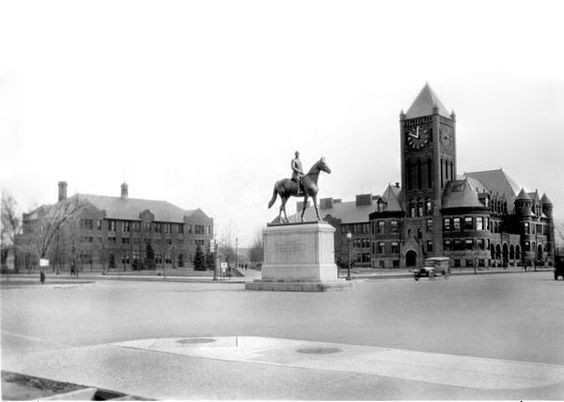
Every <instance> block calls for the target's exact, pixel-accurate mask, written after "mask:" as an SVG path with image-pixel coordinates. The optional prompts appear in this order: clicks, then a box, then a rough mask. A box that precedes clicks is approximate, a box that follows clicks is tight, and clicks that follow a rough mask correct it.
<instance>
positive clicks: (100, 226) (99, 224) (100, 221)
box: [96, 219, 102, 230]
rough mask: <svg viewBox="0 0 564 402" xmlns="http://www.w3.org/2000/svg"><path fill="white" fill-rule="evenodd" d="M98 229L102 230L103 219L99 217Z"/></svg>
mask: <svg viewBox="0 0 564 402" xmlns="http://www.w3.org/2000/svg"><path fill="white" fill-rule="evenodd" d="M96 230H102V220H101V219H98V220H97V221H96Z"/></svg>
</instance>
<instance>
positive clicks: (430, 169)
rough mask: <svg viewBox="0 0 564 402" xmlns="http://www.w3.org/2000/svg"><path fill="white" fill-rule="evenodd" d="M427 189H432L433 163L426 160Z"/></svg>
mask: <svg viewBox="0 0 564 402" xmlns="http://www.w3.org/2000/svg"><path fill="white" fill-rule="evenodd" d="M427 187H429V188H431V187H433V161H431V159H427Z"/></svg>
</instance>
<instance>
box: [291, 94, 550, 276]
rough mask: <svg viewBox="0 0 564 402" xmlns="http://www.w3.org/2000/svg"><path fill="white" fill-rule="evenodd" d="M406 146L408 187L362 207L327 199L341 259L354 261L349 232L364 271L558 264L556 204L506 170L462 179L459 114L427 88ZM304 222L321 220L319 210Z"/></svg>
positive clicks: (403, 117)
mask: <svg viewBox="0 0 564 402" xmlns="http://www.w3.org/2000/svg"><path fill="white" fill-rule="evenodd" d="M400 142H401V186H400V183H396V184H395V185H391V184H389V185H388V186H387V188H386V189H385V191H384V192H383V193H382V195H381V196H373V195H365V196H357V200H356V202H355V203H352V202H351V203H341V202H340V200H332V199H330V198H329V199H322V200H320V215H321V216H322V218H323V219H325V220H327V221H328V222H329V223H331V224H333V226H335V228H336V229H337V232H336V234H335V256H336V261H339V259H340V260H341V261H348V247H347V246H348V244H347V238H346V234H347V233H348V232H350V233H351V234H352V235H353V236H352V244H351V246H352V248H353V250H352V254H353V258H352V260H353V261H354V262H355V265H357V266H358V265H365V266H366V265H369V266H372V267H374V268H399V267H406V266H407V267H415V266H420V265H421V264H422V262H423V260H424V259H425V258H427V257H433V256H448V257H450V259H451V266H453V267H474V266H476V267H477V268H479V267H490V266H521V265H523V264H527V265H528V266H532V265H550V264H552V263H553V261H554V250H555V245H554V221H553V215H552V209H553V206H552V203H551V201H550V199H549V198H548V197H547V195H546V194H543V195H542V196H540V195H539V193H538V191H536V190H535V192H526V191H525V190H524V189H522V188H519V187H518V186H517V185H516V184H515V182H514V181H513V180H512V179H511V178H510V177H509V176H508V175H507V173H505V172H504V171H503V170H502V169H499V170H485V171H478V172H467V173H464V174H463V175H462V176H460V177H459V176H457V160H456V115H455V114H454V112H451V113H449V112H448V111H447V109H446V108H445V107H444V105H443V104H442V102H441V101H440V100H439V98H438V97H437V96H436V94H435V93H434V92H433V90H432V89H431V87H430V86H429V85H428V84H426V85H425V86H424V87H423V89H422V90H421V92H420V93H419V95H418V96H417V98H416V99H415V101H414V102H413V104H412V105H411V107H410V108H409V109H408V111H407V113H403V111H402V113H401V114H400ZM359 197H360V198H359ZM363 197H364V198H363ZM359 200H360V202H359ZM297 210H298V211H301V203H298V208H297ZM298 215H299V214H298ZM293 219H297V217H296V216H294V217H293ZM305 219H306V220H315V211H314V210H313V208H308V209H307V210H306V215H305ZM367 255H368V256H369V260H370V261H369V262H368V261H367Z"/></svg>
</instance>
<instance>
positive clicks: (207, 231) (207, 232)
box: [206, 224, 368, 236]
mask: <svg viewBox="0 0 564 402" xmlns="http://www.w3.org/2000/svg"><path fill="white" fill-rule="evenodd" d="M366 226H368V224H366ZM366 233H368V229H366ZM209 235H210V227H209V226H206V236H209Z"/></svg>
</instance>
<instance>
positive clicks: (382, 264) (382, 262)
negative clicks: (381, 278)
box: [378, 260, 385, 268]
mask: <svg viewBox="0 0 564 402" xmlns="http://www.w3.org/2000/svg"><path fill="white" fill-rule="evenodd" d="M378 264H379V265H380V268H385V265H384V260H380V261H378Z"/></svg>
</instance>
